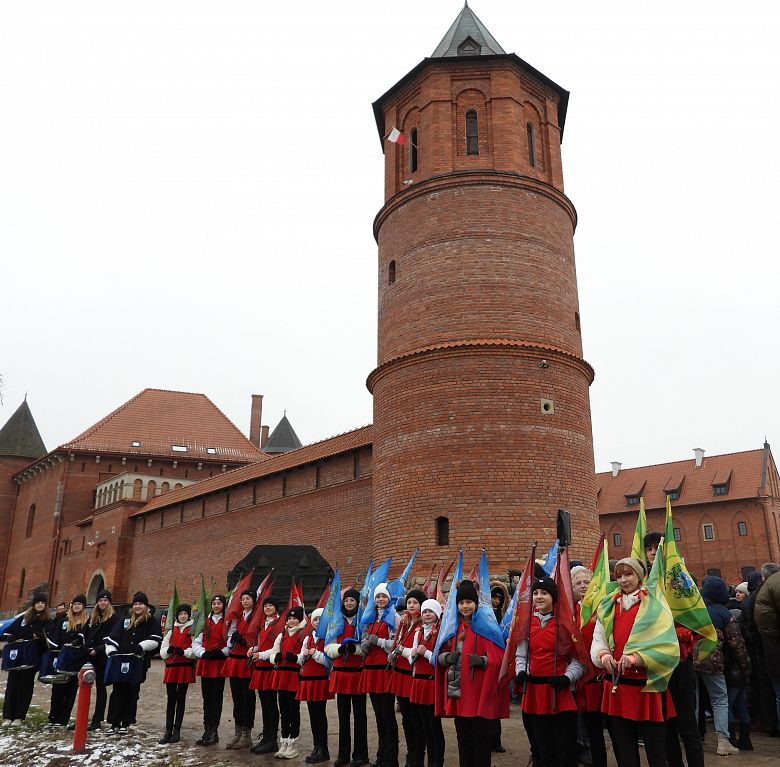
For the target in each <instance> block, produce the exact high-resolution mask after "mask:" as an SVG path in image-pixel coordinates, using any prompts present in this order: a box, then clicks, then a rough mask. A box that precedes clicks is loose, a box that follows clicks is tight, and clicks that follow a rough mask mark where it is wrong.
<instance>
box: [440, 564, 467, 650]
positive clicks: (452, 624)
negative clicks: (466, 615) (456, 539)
mask: <svg viewBox="0 0 780 767" xmlns="http://www.w3.org/2000/svg"><path fill="white" fill-rule="evenodd" d="M462 580H463V549H461V550H460V553H459V554H458V562H457V564H456V565H455V574H454V575H453V576H452V585H451V586H450V593H449V594H448V595H447V605H446V606H445V608H444V613H443V614H442V617H441V625H440V626H439V635H438V637H437V638H436V647H435V648H434V650H433V657H434V658H436V657H438V655H439V648H441V646H442V645H443V644H444V643H445V642H446V641H447V640H448V639H450V638H451V637H453V636H455V632H456V631H457V630H458V596H457V592H458V584H459V583H460V582H461V581H462Z"/></svg>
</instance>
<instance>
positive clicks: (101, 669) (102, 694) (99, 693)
mask: <svg viewBox="0 0 780 767" xmlns="http://www.w3.org/2000/svg"><path fill="white" fill-rule="evenodd" d="M92 665H93V666H94V667H95V710H94V711H93V712H92V724H100V723H101V722H102V721H103V720H104V719H105V718H106V703H107V702H108V688H107V687H106V683H105V682H104V681H103V679H104V677H105V675H106V664H105V663H97V662H96V661H95V659H94V658H92Z"/></svg>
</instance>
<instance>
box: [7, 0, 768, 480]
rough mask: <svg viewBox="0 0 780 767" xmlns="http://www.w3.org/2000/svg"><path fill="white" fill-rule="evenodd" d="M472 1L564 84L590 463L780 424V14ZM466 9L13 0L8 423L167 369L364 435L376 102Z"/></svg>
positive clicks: (54, 417) (199, 385)
mask: <svg viewBox="0 0 780 767" xmlns="http://www.w3.org/2000/svg"><path fill="white" fill-rule="evenodd" d="M471 5H472V8H473V9H474V11H475V12H476V13H477V15H478V16H479V17H480V18H481V20H482V21H483V22H484V23H485V25H486V26H487V28H488V29H489V30H490V31H491V32H492V33H493V35H494V36H495V37H496V39H497V40H498V41H499V43H501V45H502V46H503V47H504V48H505V49H506V50H507V51H513V52H515V53H517V54H518V55H519V56H521V57H522V58H524V59H525V60H527V61H528V62H529V63H531V64H532V65H533V66H535V67H537V68H538V69H540V70H541V71H543V72H544V73H545V74H546V75H548V76H549V77H551V78H552V79H553V80H555V81H556V82H558V83H559V84H560V85H562V86H563V87H565V88H567V89H568V90H570V91H571V101H570V104H569V113H568V118H567V123H566V132H565V137H564V143H563V158H564V177H565V181H566V191H567V194H568V195H569V196H570V197H571V199H572V201H573V202H574V205H575V206H576V208H577V211H578V214H579V227H578V230H577V234H576V237H575V249H576V255H577V268H578V277H579V288H580V304H581V316H582V330H583V338H584V345H585V356H586V358H587V360H588V361H589V362H590V363H591V364H592V365H593V366H594V368H595V370H596V381H595V383H594V384H593V386H592V387H591V402H592V410H593V427H594V438H595V446H596V467H597V469H599V470H606V469H608V468H609V464H608V462H609V461H610V460H613V459H615V460H621V461H623V462H624V464H625V465H632V466H633V465H639V464H643V463H655V462H659V461H666V460H673V459H679V458H685V457H689V456H692V455H693V454H692V452H691V448H693V447H703V448H705V449H706V450H707V451H708V453H710V454H712V453H718V452H730V451H735V450H744V449H750V448H755V447H759V446H760V444H761V441H762V440H763V437H764V434H766V435H767V436H768V438H769V440H770V442H771V441H772V439H773V437H774V438H775V439H776V440H780V414H778V408H777V404H776V402H777V400H776V388H777V381H778V380H780V362H778V355H777V354H776V353H775V348H774V347H775V343H776V342H775V338H774V336H775V332H776V330H777V328H778V325H779V323H778V320H779V319H780V308H778V300H777V292H778V289H777V282H778V273H779V272H780V268H779V267H778V265H777V258H776V251H777V247H776V220H777V211H778V209H779V208H780V205H778V202H780V199H779V198H780V194H779V193H778V184H777V175H778V174H777V171H778V167H779V166H780V162H779V160H780V149H778V140H777V137H778V135H780V98H779V96H780V93H779V91H780V85H778V78H777V73H778V72H780V46H778V43H777V32H778V15H780V11H778V10H777V9H776V5H775V4H773V3H769V2H758V3H750V4H743V5H741V6H735V5H734V4H733V3H727V2H722V1H721V0H716V1H715V2H706V3H705V2H688V3H679V2H677V3H673V2H668V1H667V0H664V1H662V2H656V3H653V4H643V6H642V7H643V10H637V9H636V6H637V5H638V4H634V3H625V2H622V3H617V2H600V3H582V2H557V3H547V4H540V3H526V2H518V3H509V2H506V0H502V1H501V2H499V0H474V2H472V3H471ZM461 7H462V4H461V2H460V0H427V1H426V2H425V3H421V4H418V5H417V6H415V12H414V13H411V11H410V9H409V8H408V7H405V6H398V5H394V4H391V3H375V2H372V3H366V2H357V1H353V0H350V1H348V2H339V3H315V2H304V3H297V4H292V3H290V4H277V3H260V2H230V3H213V2H197V1H193V0H187V2H165V3H160V2H153V3H152V2H136V3H132V4H118V3H105V2H75V3H67V4H66V3H60V2H37V3H11V2H8V1H4V2H0V104H2V108H0V297H1V298H0V301H1V302H2V316H3V323H2V331H1V332H0V372H2V373H3V374H4V377H5V388H4V392H3V393H4V400H5V401H4V405H3V407H1V408H0V422H4V421H5V420H6V419H7V418H8V417H9V416H10V414H11V413H12V412H13V410H14V409H15V408H16V407H17V406H18V404H19V402H20V400H21V399H22V397H23V396H24V393H25V391H28V392H29V402H30V406H31V408H32V410H33V414H34V415H35V418H36V420H37V422H38V425H39V428H40V429H41V432H42V435H43V437H44V440H45V441H46V445H47V447H49V448H53V447H55V446H56V445H57V444H59V443H61V442H63V441H65V440H67V439H69V438H71V437H73V436H75V435H76V434H78V433H79V432H80V431H82V430H83V429H85V428H86V427H88V426H89V425H91V424H92V423H93V422H94V421H96V420H98V419H99V418H101V417H102V416H103V415H105V414H106V413H108V412H109V411H110V410H111V409H113V408H114V407H116V406H118V405H119V404H121V403H122V402H124V401H125V400H126V399H128V398H130V397H131V396H133V395H134V394H136V393H137V392H138V391H140V390H141V389H143V388H145V387H147V386H154V387H162V388H171V389H182V390H188V391H199V392H204V393H205V394H207V395H208V396H209V397H211V398H212V399H213V400H214V402H215V403H216V404H217V405H218V406H220V407H221V408H222V409H223V410H224V411H225V413H226V414H227V415H228V416H229V417H230V418H231V419H232V420H233V421H234V422H235V423H237V425H239V426H240V427H241V428H242V429H245V430H247V429H248V422H249V395H250V394H251V393H253V392H256V393H262V394H264V395H265V418H264V422H266V423H269V424H270V425H271V426H272V427H273V426H274V425H275V424H276V422H277V421H278V419H279V418H280V417H281V415H282V411H283V409H284V408H287V412H288V416H289V417H290V420H291V422H292V423H293V425H294V426H295V428H296V430H297V431H298V434H299V436H300V437H301V439H302V440H303V441H304V442H311V441H314V440H317V439H322V438H324V437H327V436H330V435H333V434H336V433H338V432H341V431H346V430H347V429H351V428H354V427H356V426H360V425H363V424H365V423H369V422H370V421H371V420H372V416H371V397H370V395H369V394H368V392H367V390H366V388H365V378H366V376H367V375H368V373H369V372H370V371H371V369H372V367H373V365H374V363H375V360H376V247H375V243H374V241H373V237H372V234H371V224H372V220H373V217H374V215H375V214H376V212H377V211H378V210H379V208H380V207H381V204H382V164H383V156H382V153H381V149H380V143H379V139H378V136H377V133H376V128H375V125H374V121H373V116H372V112H371V102H372V101H373V100H374V99H376V98H377V97H378V96H379V95H381V94H382V93H383V92H384V91H385V90H387V88H389V87H390V86H391V85H392V84H393V83H395V82H396V81H397V80H398V79H400V78H401V77H402V76H403V75H404V74H405V73H406V72H407V71H408V70H409V69H411V68H412V67H413V66H414V65H416V64H417V63H418V62H419V61H420V60H421V59H422V58H423V57H425V56H428V55H430V53H431V52H432V50H433V49H434V47H435V46H436V44H437V43H438V42H439V40H440V39H441V37H442V36H443V35H444V33H445V31H446V30H447V28H448V27H449V25H450V23H451V22H452V21H453V19H454V18H455V16H456V15H457V13H458V12H459V11H460V8H461Z"/></svg>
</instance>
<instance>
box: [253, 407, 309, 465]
mask: <svg viewBox="0 0 780 767" xmlns="http://www.w3.org/2000/svg"><path fill="white" fill-rule="evenodd" d="M299 447H303V443H302V442H301V441H300V440H299V439H298V435H297V434H296V433H295V429H293V427H292V424H291V423H290V422H289V421H288V420H287V414H286V413H285V414H284V415H283V416H282V420H281V421H279V423H278V424H277V425H276V428H275V429H274V430H273V431H272V432H271V436H270V437H269V438H268V442H266V443H265V445H263V447H262V448H261V450H262V451H263V452H264V453H271V454H274V455H275V454H278V453H288V452H289V451H290V450H297V449H298V448H299Z"/></svg>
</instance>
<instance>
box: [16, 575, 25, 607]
mask: <svg viewBox="0 0 780 767" xmlns="http://www.w3.org/2000/svg"><path fill="white" fill-rule="evenodd" d="M24 579H25V571H24V568H22V573H21V575H20V576H19V594H18V595H17V599H21V598H22V597H23V596H24Z"/></svg>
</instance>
